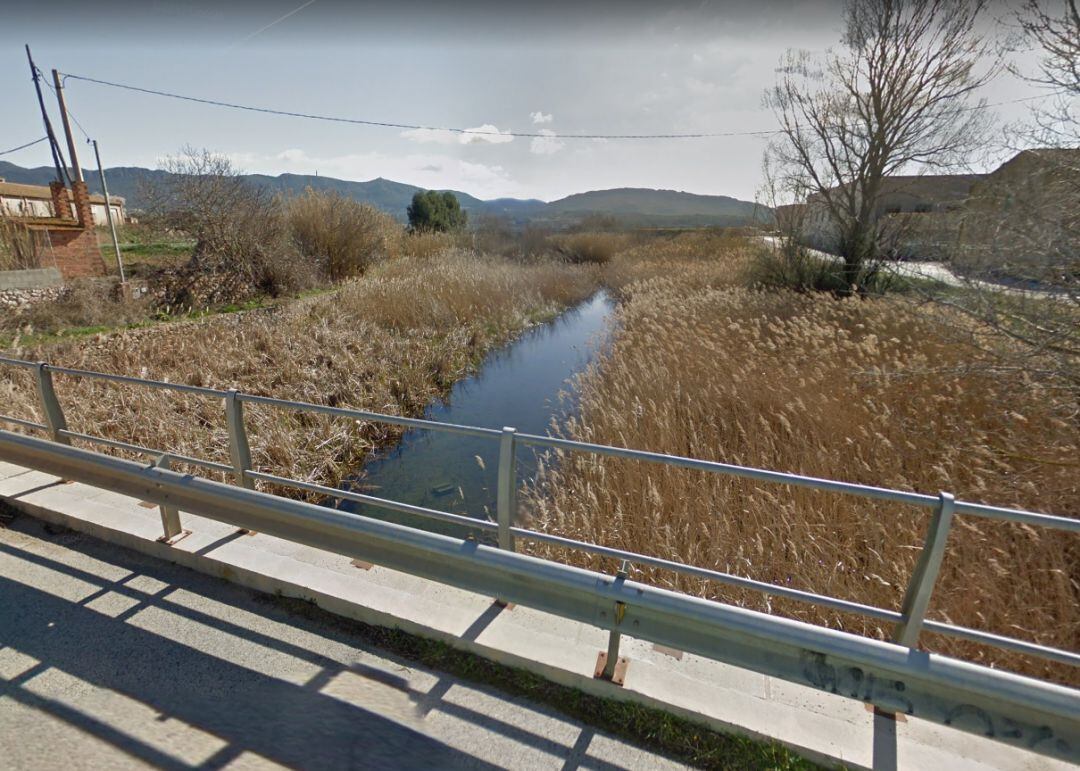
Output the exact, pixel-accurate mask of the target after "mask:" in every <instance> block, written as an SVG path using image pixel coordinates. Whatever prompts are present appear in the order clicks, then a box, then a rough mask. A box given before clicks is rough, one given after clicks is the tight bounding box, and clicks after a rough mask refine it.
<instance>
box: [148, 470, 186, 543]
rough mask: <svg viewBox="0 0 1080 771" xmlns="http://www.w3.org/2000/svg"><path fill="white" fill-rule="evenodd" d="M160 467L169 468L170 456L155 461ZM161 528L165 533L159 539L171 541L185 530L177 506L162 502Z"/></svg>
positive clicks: (166, 541)
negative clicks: (181, 524)
mask: <svg viewBox="0 0 1080 771" xmlns="http://www.w3.org/2000/svg"><path fill="white" fill-rule="evenodd" d="M154 465H155V466H157V467H158V468H163V469H165V470H168V468H169V456H168V455H162V456H161V457H160V458H158V459H157V461H156V462H155V463H154ZM160 508H161V529H162V530H164V531H165V535H164V536H162V537H161V538H159V539H158V540H159V541H164V542H165V543H169V542H170V541H172V540H173V539H174V538H176V536H178V535H180V534H181V533H183V532H184V529H183V528H182V527H181V526H180V510H179V509H177V508H176V507H175V506H166V505H165V504H164V503H162V504H161V506H160Z"/></svg>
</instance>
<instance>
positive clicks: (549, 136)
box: [529, 129, 566, 155]
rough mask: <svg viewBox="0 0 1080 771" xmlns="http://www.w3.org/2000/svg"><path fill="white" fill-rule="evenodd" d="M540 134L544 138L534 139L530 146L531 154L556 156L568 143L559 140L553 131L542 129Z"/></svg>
mask: <svg viewBox="0 0 1080 771" xmlns="http://www.w3.org/2000/svg"><path fill="white" fill-rule="evenodd" d="M540 133H541V134H543V136H539V137H533V140H532V142H531V143H530V144H529V152H530V153H533V154H534V155H554V154H555V153H557V152H559V150H562V149H563V148H564V147H566V142H563V141H562V140H561V139H559V138H558V136H557V135H556V134H555V132H554V131H552V130H551V129H540Z"/></svg>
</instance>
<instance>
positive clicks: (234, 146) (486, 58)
mask: <svg viewBox="0 0 1080 771" xmlns="http://www.w3.org/2000/svg"><path fill="white" fill-rule="evenodd" d="M998 15H999V16H1000V15H1003V14H1001V13H1000V12H998ZM3 18H4V21H3V24H2V25H0V94H3V97H4V98H3V104H4V115H3V119H2V120H0V151H3V150H6V149H8V148H11V147H15V146H17V145H20V144H23V143H24V142H28V141H31V140H33V139H37V138H38V137H40V136H42V134H43V133H44V131H43V129H42V122H41V116H40V112H39V110H38V107H37V103H36V97H35V95H34V90H33V85H32V82H31V80H30V74H29V68H28V65H27V62H26V54H25V51H24V49H23V45H24V44H27V43H28V44H29V45H30V47H31V50H32V53H33V55H34V59H35V61H36V63H37V65H38V67H39V68H40V69H41V70H43V71H45V72H46V73H49V72H50V71H51V70H52V69H53V68H56V69H58V70H59V71H60V72H62V73H68V74H73V75H82V76H88V77H92V78H96V79H100V80H108V81H113V82H119V83H124V84H130V85H135V86H139V87H143V88H150V89H156V90H162V91H168V92H172V93H177V94H183V95H189V96H195V97H200V98H207V99H214V100H220V101H227V102H232V103H239V104H245V105H253V106H258V107H268V108H273V109H280V110H288V111H294V112H303V113H309V114H320V115H330V116H340V117H347V118H355V119H362V120H371V121H382V122H390V123H400V124H416V125H422V126H437V127H457V128H477V129H482V130H484V131H487V132H490V133H489V134H485V135H461V134H452V133H448V132H440V131H429V130H410V129H401V128H388V127H373V126H362V125H352V124H344V123H330V122H321V121H313V120H307V119H301V118H295V117H284V116H276V115H266V114H260V113H253V112H245V111H238V110H230V109H225V108H221V107H216V106H211V105H204V104H195V103H191V102H183V101H177V100H172V99H166V98H163V97H160V96H154V95H149V94H143V93H136V92H131V91H125V90H119V89H115V88H111V87H106V86H102V85H98V84H94V83H89V82H85V81H80V80H75V79H72V78H69V79H67V80H66V81H65V94H66V97H67V102H68V106H69V108H70V111H71V113H72V114H73V115H74V116H75V118H76V119H77V120H78V122H79V124H81V127H82V128H79V127H75V128H74V131H75V133H76V135H77V136H78V139H79V144H80V151H79V156H80V161H81V162H82V165H83V166H84V167H87V166H93V157H92V152H91V151H89V148H88V147H84V146H83V144H82V143H83V142H84V140H85V137H84V135H83V133H82V132H83V130H85V132H86V134H87V135H89V136H91V137H93V138H95V139H97V140H98V141H99V144H100V147H101V153H102V160H103V162H104V164H105V166H106V167H109V166H146V167H151V168H153V167H156V166H157V165H158V163H159V161H160V159H161V158H162V157H164V156H166V155H169V154H172V153H175V152H177V151H178V150H179V148H181V147H182V146H184V145H192V146H195V147H199V148H202V147H205V148H208V149H211V150H213V151H216V152H220V153H224V154H226V155H228V156H229V157H230V158H232V159H233V161H234V162H235V164H236V165H237V166H238V167H239V168H241V169H243V170H244V171H248V172H260V173H268V174H279V173H283V172H291V173H297V174H315V173H318V174H320V175H324V176H332V177H338V178H342V179H352V180H368V179H373V178H376V177H384V178H387V179H393V180H395V181H399V182H406V183H409V184H413V185H418V186H421V187H429V188H451V189H456V190H462V191H464V192H467V193H470V194H472V195H475V196H477V197H480V198H497V197H517V198H540V199H544V200H554V199H557V198H561V197H563V196H566V195H569V194H572V193H576V192H582V191H586V190H598V189H605V188H612V187H650V188H660V189H673V190H685V191H688V192H693V193H701V194H709V195H731V196H735V197H738V198H742V199H745V200H753V199H754V197H755V195H756V193H757V191H758V189H759V187H760V183H761V154H762V150H763V149H764V146H765V141H766V140H765V139H764V138H762V137H755V136H736V137H710V138H702V139H642V140H616V139H609V140H601V139H575V138H573V135H575V134H657V133H697V132H702V133H718V132H747V131H758V130H769V129H773V128H775V127H776V122H775V119H774V118H773V116H772V115H771V113H770V112H769V111H768V110H767V109H765V108H764V107H763V105H762V94H763V92H764V90H765V89H766V88H768V87H769V86H770V85H771V84H773V83H774V82H775V79H776V67H777V64H778V62H779V60H780V57H781V56H782V55H783V53H784V52H785V50H787V49H789V48H803V49H808V50H811V51H821V50H824V49H826V48H828V47H830V46H836V45H838V43H839V39H840V34H841V31H842V5H841V4H840V3H839V2H838V1H836V0H816V1H814V2H797V1H796V0H758V1H757V2H746V1H745V0H739V1H738V2H721V1H720V0H714V1H713V2H709V1H708V0H704V1H701V0H699V1H698V2H693V3H683V2H672V3H661V2H639V1H638V0H622V2H600V3H590V2H583V1H582V0H578V2H573V3H570V2H563V1H562V0H549V1H548V2H543V3H539V2H538V3H529V4H519V5H515V4H513V3H511V2H505V1H504V2H458V3H450V2H447V3H434V2H410V0H402V1H401V2H396V3H363V2H351V3H349V2H344V0H266V1H265V2H258V3H256V2H227V1H224V0H217V2H206V1H205V0H198V1H195V0H188V1H186V2H164V1H163V0H145V1H144V2H137V3H136V2H130V3H125V2H115V1H113V0H100V1H99V2H94V3H85V2H81V3H69V2H67V0H54V1H53V2H48V3H23V4H20V5H19V6H17V7H12V8H5V9H4V10H3ZM1033 93H1036V92H1035V91H1033V89H1032V87H1031V86H1029V85H1027V84H1025V83H1023V82H1021V81H1018V80H1017V79H1016V78H1014V77H1011V76H1009V75H1002V76H1001V77H999V78H997V79H996V80H995V81H994V82H993V83H991V84H990V85H989V86H988V87H986V88H985V89H984V93H983V94H982V95H983V96H985V97H986V98H987V99H989V100H990V101H995V102H996V101H1005V100H1012V99H1017V98H1022V97H1027V96H1030V95H1032V94H1033ZM45 96H46V99H47V104H48V106H49V109H50V110H51V112H52V118H53V123H54V126H55V127H56V128H57V130H58V131H59V130H60V123H59V120H58V119H57V112H56V108H55V99H54V97H53V94H52V92H51V91H49V90H48V89H46V90H45ZM1029 105H1030V103H1025V104H1019V105H1008V106H1004V107H1001V108H1000V109H999V110H998V112H1000V113H1001V114H1002V117H1003V119H1004V120H1010V119H1013V118H1015V117H1018V116H1019V115H1021V114H1022V111H1023V110H1026V109H1030V107H1029ZM507 131H514V132H521V133H534V134H541V135H542V136H537V137H511V136H506V135H505V134H504V133H503V132H507ZM0 158H2V159H3V160H7V161H11V162H12V163H17V164H19V165H22V166H47V165H50V164H51V160H50V156H49V152H48V146H47V145H46V144H39V145H36V146H34V147H31V148H28V149H26V150H22V151H19V152H17V153H13V154H11V155H4V156H0ZM1003 159H1004V157H997V158H991V159H990V160H989V161H986V163H992V162H994V161H1000V160H1003ZM976 170H985V169H976Z"/></svg>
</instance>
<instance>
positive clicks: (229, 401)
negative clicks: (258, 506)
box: [225, 388, 255, 490]
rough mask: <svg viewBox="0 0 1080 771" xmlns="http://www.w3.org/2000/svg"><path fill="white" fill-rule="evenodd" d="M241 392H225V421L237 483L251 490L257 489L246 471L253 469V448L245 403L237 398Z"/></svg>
mask: <svg viewBox="0 0 1080 771" xmlns="http://www.w3.org/2000/svg"><path fill="white" fill-rule="evenodd" d="M238 394H239V392H238V391H237V390H236V389H235V388H230V389H229V391H228V393H226V394H225V422H226V424H227V425H228V428H229V457H230V458H231V459H232V466H233V476H234V477H235V478H236V483H237V484H238V485H240V486H241V487H246V488H248V489H249V490H254V489H255V482H254V480H252V479H251V478H250V477H248V475H247V474H246V473H245V472H247V471H250V470H251V448H250V447H249V446H248V440H247V431H246V430H245V429H244V403H243V402H242V401H240V399H238V398H237V396H238Z"/></svg>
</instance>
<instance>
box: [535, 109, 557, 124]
mask: <svg viewBox="0 0 1080 771" xmlns="http://www.w3.org/2000/svg"><path fill="white" fill-rule="evenodd" d="M529 117H530V118H532V122H533V123H537V124H539V123H551V121H553V120H555V116H554V115H552V114H551V113H550V112H549V113H548V114H547V115H545V114H544V113H543V112H542V111H541V110H537V111H536V112H530V113H529Z"/></svg>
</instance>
